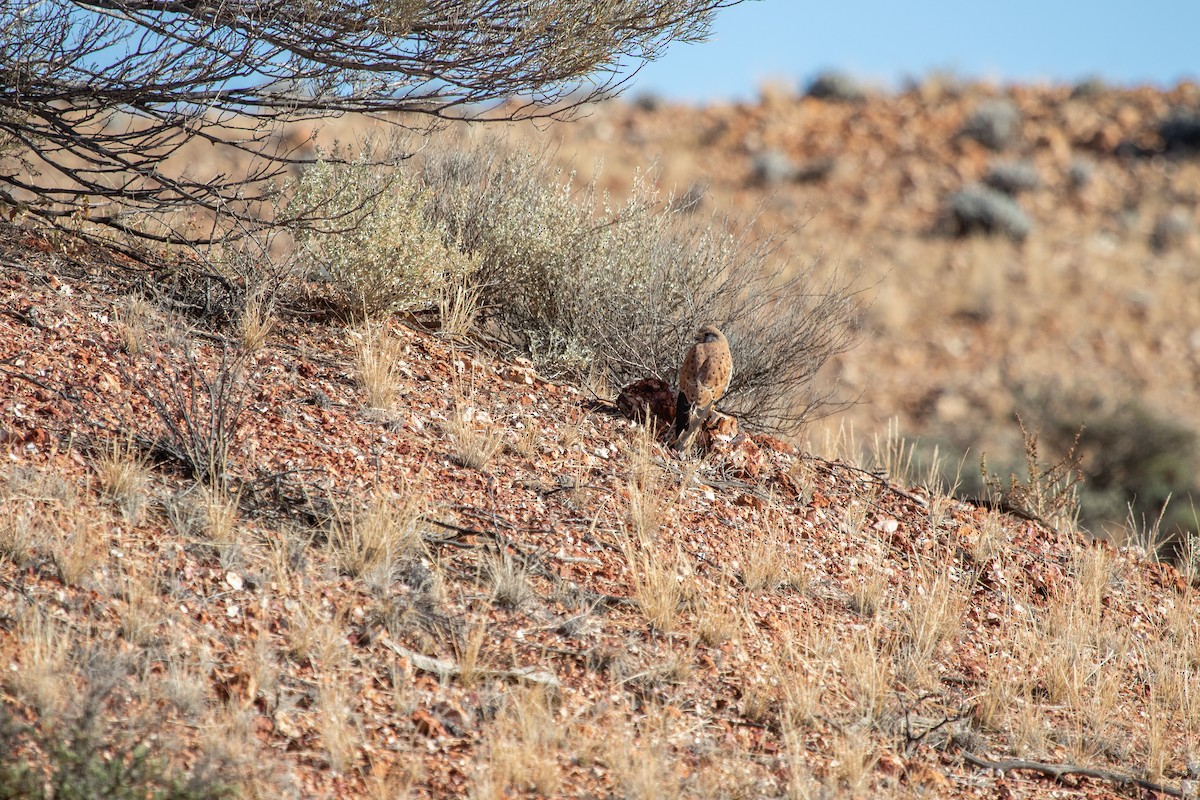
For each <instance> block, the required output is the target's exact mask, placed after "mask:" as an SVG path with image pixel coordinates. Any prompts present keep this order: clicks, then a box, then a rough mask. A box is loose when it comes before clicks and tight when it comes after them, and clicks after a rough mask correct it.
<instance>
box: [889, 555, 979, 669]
mask: <svg viewBox="0 0 1200 800" xmlns="http://www.w3.org/2000/svg"><path fill="white" fill-rule="evenodd" d="M955 571H956V570H955V568H954V558H953V554H951V553H942V554H940V556H939V555H936V554H935V556H934V558H933V560H919V561H918V563H917V564H916V566H915V568H914V569H913V570H912V572H911V575H912V577H911V583H910V584H909V588H908V598H907V601H908V603H907V605H908V607H907V609H906V610H905V613H904V626H905V633H906V634H907V637H908V642H909V644H910V646H911V647H912V651H913V655H914V656H915V657H916V658H917V659H920V660H923V661H925V660H929V659H932V658H934V657H935V656H936V655H937V654H938V651H939V650H940V648H941V646H942V644H943V643H946V642H952V641H953V640H954V639H955V638H956V637H957V636H958V631H959V628H960V627H961V626H962V617H963V613H964V612H965V611H966V607H967V599H968V598H967V594H966V592H965V591H964V587H963V586H962V585H961V584H960V583H959V582H958V581H956V580H955V576H954V573H955Z"/></svg>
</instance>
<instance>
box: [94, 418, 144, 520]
mask: <svg viewBox="0 0 1200 800" xmlns="http://www.w3.org/2000/svg"><path fill="white" fill-rule="evenodd" d="M92 469H93V470H95V472H96V479H97V480H98V481H99V482H100V489H101V490H102V491H103V492H104V494H105V495H106V496H108V497H109V499H111V500H112V502H113V504H114V505H115V506H116V508H117V510H118V511H120V512H121V516H123V517H124V518H125V521H126V522H129V523H130V524H133V525H136V524H137V522H138V519H139V518H140V517H141V512H142V509H143V508H145V505H146V502H147V500H148V499H149V496H148V493H147V487H148V486H149V484H150V474H151V473H150V464H149V461H148V460H147V459H146V458H145V457H144V456H142V455H141V454H140V453H138V450H137V448H136V447H135V446H134V444H133V442H132V441H131V440H130V439H125V440H121V439H117V438H114V439H112V440H111V441H110V442H109V444H108V446H106V447H103V448H101V450H100V452H99V453H98V454H97V455H96V456H95V457H94V458H93V459H92Z"/></svg>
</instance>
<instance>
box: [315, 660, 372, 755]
mask: <svg viewBox="0 0 1200 800" xmlns="http://www.w3.org/2000/svg"><path fill="white" fill-rule="evenodd" d="M352 700H353V694H352V693H351V691H350V687H348V686H347V685H346V682H345V680H344V679H343V678H342V676H340V675H338V674H337V673H336V672H330V673H327V674H326V675H325V676H324V677H323V678H322V679H321V686H320V689H319V690H318V693H317V727H318V729H319V730H320V733H321V743H322V744H323V745H324V748H325V758H326V759H327V761H328V763H329V768H330V769H331V770H333V771H334V772H346V770H347V769H348V768H350V767H353V766H354V761H355V756H356V754H357V752H358V747H359V744H360V743H361V741H362V735H361V733H360V731H359V730H358V722H357V720H356V717H355V714H354V708H353V706H352V705H351V703H352Z"/></svg>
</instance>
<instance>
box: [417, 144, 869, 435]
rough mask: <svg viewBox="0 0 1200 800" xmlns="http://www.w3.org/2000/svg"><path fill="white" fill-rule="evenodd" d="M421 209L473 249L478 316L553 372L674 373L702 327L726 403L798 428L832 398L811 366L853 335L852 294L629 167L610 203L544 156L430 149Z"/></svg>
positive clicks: (745, 415) (762, 422) (759, 422)
mask: <svg viewBox="0 0 1200 800" xmlns="http://www.w3.org/2000/svg"><path fill="white" fill-rule="evenodd" d="M420 181H421V185H422V187H423V188H424V189H425V192H426V197H427V198H428V202H427V203H426V206H425V209H426V213H427V214H428V215H429V216H430V218H431V220H432V222H433V224H434V225H435V226H436V227H438V228H441V229H443V230H444V231H445V234H446V236H447V240H448V241H451V242H455V243H457V245H458V246H459V247H461V248H462V249H464V250H465V251H466V252H468V253H470V254H472V255H473V256H475V257H476V258H478V264H479V272H478V275H477V279H478V281H479V285H480V286H481V287H482V293H483V308H484V322H485V323H490V325H491V327H492V330H491V331H490V333H492V334H493V335H494V336H496V337H497V338H499V339H501V340H502V341H506V342H508V343H509V344H510V345H512V346H514V347H515V348H517V349H520V350H523V351H525V352H527V353H528V354H529V355H531V356H532V357H533V359H534V360H535V362H536V363H537V364H538V365H539V367H540V368H542V369H543V370H546V371H549V372H560V373H570V374H576V375H577V374H580V373H583V372H585V371H587V370H589V369H598V370H601V371H603V372H604V373H605V374H606V375H607V376H608V377H609V379H610V380H612V381H613V382H614V383H616V384H617V385H622V384H625V383H628V382H631V381H633V380H637V379H640V378H644V377H659V378H662V379H664V380H667V381H668V382H672V383H673V382H674V378H675V373H676V370H677V369H678V366H679V361H680V359H681V358H682V356H683V353H684V352H685V351H686V349H687V348H688V346H690V344H691V342H692V341H693V336H694V333H695V330H696V329H697V328H698V327H699V326H700V325H702V324H704V323H714V324H716V325H717V326H719V327H720V328H721V329H722V330H723V331H724V332H725V334H726V336H727V337H728V338H729V341H730V346H731V348H732V350H733V356H734V365H735V366H734V373H733V381H732V383H731V386H730V391H729V394H728V395H727V398H726V401H725V402H724V403H722V406H723V408H725V410H727V411H729V412H730V413H733V414H736V415H737V416H739V417H741V418H742V419H743V420H744V421H745V422H748V423H750V424H751V425H753V426H757V427H759V428H765V429H774V430H789V429H794V428H795V427H796V426H798V425H799V424H800V423H802V422H803V421H804V419H805V418H807V417H808V416H809V415H810V414H811V413H812V412H814V411H816V410H818V409H820V408H821V407H822V406H824V405H825V404H827V403H829V402H830V400H831V395H830V394H829V393H828V392H820V391H818V390H816V389H815V388H814V386H813V378H814V376H815V374H816V372H817V370H818V369H820V367H821V366H822V365H823V364H824V363H825V362H826V361H827V360H828V359H829V358H830V357H832V356H834V355H836V354H838V353H841V352H843V351H845V350H846V349H848V348H849V347H850V345H851V344H852V340H853V335H852V327H853V322H854V321H855V318H856V316H857V314H858V310H859V308H858V303H857V302H856V296H855V295H854V293H853V292H851V291H850V290H849V288H848V284H847V283H846V282H844V281H843V280H842V279H841V277H840V276H838V275H837V274H836V273H832V274H831V275H827V276H826V277H821V276H820V274H821V271H820V270H819V269H818V267H819V265H818V264H816V263H813V264H808V265H805V266H798V267H796V266H792V265H786V264H784V265H780V264H777V263H776V258H775V251H776V249H777V244H778V243H777V242H776V241H775V240H773V239H770V238H759V237H756V236H753V235H751V234H750V233H749V226H744V227H742V228H741V229H735V228H733V227H732V226H731V225H730V224H729V222H728V220H724V219H719V218H714V219H711V220H709V221H707V222H703V221H698V220H697V219H696V216H695V215H694V214H688V213H687V212H686V211H682V210H679V209H678V208H677V207H676V206H675V205H674V203H673V202H672V199H671V198H665V199H664V198H662V197H660V196H659V194H658V192H657V191H656V189H655V187H654V186H653V184H652V181H651V180H650V179H649V178H648V177H647V176H645V175H639V176H637V178H636V180H635V185H634V187H633V191H632V192H631V195H630V197H629V199H628V200H626V201H624V202H621V203H617V202H615V201H613V199H612V198H610V197H609V196H608V195H606V194H604V193H602V192H600V191H599V190H598V188H597V186H596V182H595V181H594V180H593V181H591V182H589V183H585V184H583V185H577V182H576V181H575V180H574V175H573V174H570V173H568V172H565V171H563V170H561V169H556V168H555V167H553V166H552V165H551V163H550V160H549V158H548V157H547V156H545V155H540V156H536V155H530V154H525V153H517V152H511V151H506V150H504V149H503V148H502V147H500V146H498V145H497V144H496V143H495V142H488V143H485V144H484V145H482V146H477V147H475V148H473V149H466V150H459V151H448V150H436V151H433V152H431V153H428V154H426V156H425V158H424V159H423V164H422V168H421V171H420Z"/></svg>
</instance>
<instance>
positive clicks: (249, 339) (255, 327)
mask: <svg viewBox="0 0 1200 800" xmlns="http://www.w3.org/2000/svg"><path fill="white" fill-rule="evenodd" d="M274 327H275V318H274V316H273V315H272V313H271V303H270V302H269V300H268V299H267V298H266V297H264V295H263V293H262V292H261V291H259V292H254V293H252V294H250V295H249V296H248V297H247V298H246V300H245V303H244V305H243V306H242V313H241V314H240V315H239V316H238V321H237V333H238V339H239V340H240V341H241V345H242V350H243V351H244V352H246V353H247V354H249V355H254V354H255V353H257V352H258V351H259V350H261V349H262V348H263V347H264V346H265V345H266V343H267V337H268V336H270V335H271V330H272V329H273V328H274Z"/></svg>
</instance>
